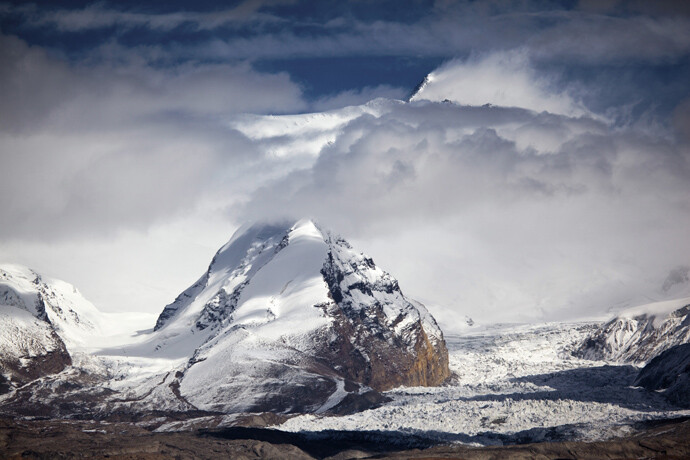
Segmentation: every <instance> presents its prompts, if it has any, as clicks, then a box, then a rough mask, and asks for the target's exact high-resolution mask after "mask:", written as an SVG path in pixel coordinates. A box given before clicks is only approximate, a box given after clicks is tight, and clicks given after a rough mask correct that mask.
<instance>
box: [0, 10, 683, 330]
mask: <svg viewBox="0 0 690 460" xmlns="http://www.w3.org/2000/svg"><path fill="white" fill-rule="evenodd" d="M425 76H430V80H429V84H428V85H427V86H426V87H425V89H424V90H422V92H421V93H420V94H419V95H417V96H416V97H415V99H414V100H413V101H412V102H409V103H403V102H401V101H403V100H406V99H407V98H408V96H409V95H410V94H411V92H412V90H413V88H415V86H416V85H417V84H418V83H420V82H421V80H422V79H424V77H425ZM688 81H690V4H689V3H687V2H677V1H655V2H648V1H642V0H639V1H622V0H596V1H594V0H592V1H589V0H581V1H564V2H546V1H536V0H535V1H530V0H521V1H517V0H516V1H510V0H488V1H481V2H480V1H453V0H437V1H404V2H401V1H374V0H353V1H339V2H336V1H327V2H326V1H324V2H305V1H296V0H248V1H244V2H234V3H228V2H211V1H205V2H194V3H193V4H192V3H190V2H155V3H153V2H149V3H141V2H107V1H101V2H67V1H62V2H61V1H50V2H48V1H46V2H12V1H9V2H0V160H1V162H2V173H3V180H2V181H0V215H1V216H2V217H3V222H2V225H0V262H15V263H21V264H25V265H29V266H31V267H32V268H34V269H36V270H38V271H42V272H44V273H46V274H47V275H49V276H54V277H57V278H62V279H65V280H67V281H70V282H73V283H74V284H76V285H77V286H78V287H79V288H80V289H81V290H82V291H83V292H84V293H85V294H86V295H87V297H88V298H90V299H92V300H93V301H94V302H95V303H96V305H97V306H99V307H100V308H103V309H105V310H109V311H114V310H121V309H125V310H141V311H148V312H152V313H155V312H158V311H160V310H161V309H162V307H163V306H164V305H165V303H166V302H168V301H171V300H172V299H174V298H175V296H176V295H177V294H178V293H179V292H180V291H181V290H183V289H184V287H185V286H186V285H188V284H190V283H192V282H193V281H194V280H195V279H196V278H198V276H199V274H200V273H202V272H203V271H204V270H205V268H206V266H207V264H208V261H209V260H210V259H211V257H212V255H213V253H214V252H215V250H216V249H217V248H218V247H220V246H221V245H222V244H223V243H224V242H225V241H226V240H227V239H229V237H230V235H231V234H232V232H233V230H234V229H235V228H237V227H238V226H239V225H241V224H242V223H244V222H245V221H247V220H250V219H258V220H260V219H271V218H277V217H278V216H281V217H282V216H283V215H286V216H290V217H294V218H302V217H313V218H316V219H317V220H319V221H320V222H322V223H325V224H327V226H331V227H333V228H334V229H335V230H336V231H339V232H341V233H343V234H344V236H346V237H347V238H350V239H352V240H354V241H355V242H356V243H357V245H358V247H361V249H362V250H365V251H366V252H368V253H369V254H370V255H371V256H373V257H374V259H375V260H377V262H378V263H380V265H381V266H382V267H383V268H384V269H387V270H389V271H390V272H391V273H392V274H393V275H394V276H397V277H398V278H399V279H400V284H401V286H403V288H404V289H405V290H406V293H410V294H411V295H412V297H417V298H419V299H421V300H422V301H424V302H425V303H427V304H428V305H429V306H430V308H432V311H434V312H435V313H436V314H437V315H438V316H439V317H441V318H444V320H445V321H447V322H452V319H453V318H456V317H457V318H462V317H464V315H469V316H472V317H474V318H475V319H479V320H480V321H492V320H496V319H499V320H506V319H508V318H506V313H505V312H506V311H509V312H510V313H511V314H510V319H513V320H529V321H532V320H543V319H554V318H555V319H560V318H566V317H569V318H573V317H584V316H587V315H595V314H602V313H606V312H608V311H610V310H611V309H615V308H618V307H622V306H625V305H629V304H632V303H641V302H643V301H646V300H657V299H661V298H665V297H668V296H672V295H680V294H683V293H685V294H687V295H690V287H687V289H686V288H685V287H683V286H680V287H678V286H677V287H675V288H674V289H673V290H672V291H669V292H665V291H664V292H662V291H660V290H659V289H661V288H660V286H662V285H664V281H665V279H666V277H667V276H668V274H669V273H671V272H673V271H674V270H676V271H677V270H679V269H680V270H681V271H683V270H685V268H684V267H688V266H690V240H688V238H687V236H686V233H687V232H686V231H685V229H687V228H688V227H690V202H689V201H688V200H690V85H688ZM377 98H382V99H379V100H377ZM370 101H373V102H370ZM348 107H350V108H348ZM295 114H298V115H300V116H293V115H295ZM679 267H680V268H679ZM687 270H688V272H689V273H690V268H688V269H687ZM684 289H685V290H684ZM686 291H687V292H686Z"/></svg>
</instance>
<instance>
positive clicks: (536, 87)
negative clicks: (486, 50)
mask: <svg viewBox="0 0 690 460" xmlns="http://www.w3.org/2000/svg"><path fill="white" fill-rule="evenodd" d="M554 86H555V83H554V82H551V81H549V80H548V79H546V78H539V77H538V76H537V75H536V73H535V72H534V71H533V69H532V67H531V64H530V61H529V58H528V56H527V52H526V51H524V50H523V51H514V52H511V53H494V54H490V55H487V56H484V57H481V58H476V57H475V58H472V59H469V60H465V61H459V60H454V61H451V62H448V63H446V64H445V65H443V66H442V67H441V68H439V69H437V70H435V71H433V72H432V73H431V74H429V76H428V77H427V80H426V83H425V85H424V87H423V88H422V89H421V90H420V91H418V92H417V93H416V94H414V95H413V97H412V100H428V101H436V102H440V101H443V100H450V101H453V102H457V103H459V104H464V105H484V104H493V105H500V106H504V107H522V108H527V109H530V110H534V111H537V112H541V111H547V112H551V113H557V114H562V115H569V116H580V115H585V114H589V113H588V111H587V110H586V109H585V108H584V107H583V105H582V104H581V103H578V102H576V101H575V99H574V97H572V96H570V95H569V94H567V93H565V92H562V93H560V94H555V93H554V91H553V87H554ZM589 115H591V114H589Z"/></svg>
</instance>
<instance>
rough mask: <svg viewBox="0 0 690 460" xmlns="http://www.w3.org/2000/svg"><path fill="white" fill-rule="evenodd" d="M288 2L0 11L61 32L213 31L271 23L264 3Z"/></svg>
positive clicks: (266, 1) (31, 7)
mask: <svg viewBox="0 0 690 460" xmlns="http://www.w3.org/2000/svg"><path fill="white" fill-rule="evenodd" d="M281 3H292V1H290V0H287V1H286V0H246V1H244V2H241V3H240V4H239V5H237V6H236V7H234V8H228V9H224V10H219V11H213V12H194V11H180V12H172V13H158V14H151V13H144V12H137V11H123V10H121V9H113V8H108V7H107V5H106V4H105V3H103V2H96V3H92V4H90V5H87V6H85V7H84V8H80V9H67V8H58V9H39V7H38V6H37V5H36V4H31V3H29V4H25V5H22V6H20V7H14V8H10V7H9V6H5V8H3V11H1V12H5V13H8V12H12V13H15V14H19V15H22V16H24V17H25V18H26V22H27V25H28V26H30V27H54V28H55V29H57V30H58V31H61V32H79V31H88V30H95V29H103V28H108V27H118V28H120V29H123V30H126V29H130V28H134V27H145V28H149V29H151V30H155V31H169V30H173V29H175V28H178V27H181V26H185V27H190V28H192V29H194V30H197V31H205V30H214V29H217V28H220V27H225V26H234V25H238V24H244V23H246V22H248V21H252V22H273V21H276V20H278V18H276V17H273V16H271V15H269V14H262V13H260V10H261V9H262V8H263V7H265V6H270V5H276V4H281Z"/></svg>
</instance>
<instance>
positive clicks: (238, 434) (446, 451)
mask: <svg viewBox="0 0 690 460" xmlns="http://www.w3.org/2000/svg"><path fill="white" fill-rule="evenodd" d="M637 428H638V429H639V430H640V431H639V432H637V433H635V434H632V435H630V436H626V437H623V438H618V439H615V440H610V441H601V442H545V443H537V444H522V445H512V446H499V447H468V446H462V445H457V444H455V445H449V444H439V445H430V444H428V442H427V443H425V442H424V441H421V440H419V439H416V438H414V437H410V438H407V439H404V438H398V437H395V438H391V437H387V436H386V434H385V433H381V432H328V433H322V434H321V435H320V436H319V437H315V436H314V435H313V434H312V435H306V434H299V433H285V432H281V431H277V430H271V429H262V428H249V427H233V428H223V429H215V430H198V431H191V432H177V433H155V432H151V431H148V430H146V429H144V428H140V427H137V426H134V425H131V424H119V423H113V424H105V423H94V422H77V421H74V422H70V421H13V420H9V419H0V456H1V457H2V458H7V459H15V458H16V459H20V458H22V459H48V458H50V459H53V458H111V459H171V458H177V459H191V458H202V459H204V458H208V459H211V458H213V459H216V458H233V459H254V458H276V459H278V458H280V459H349V458H378V459H380V458H396V459H403V458H405V459H407V458H410V459H412V458H414V459H422V458H425V459H441V458H443V459H451V458H458V459H459V458H462V459H504V458H514V459H534V458H539V459H556V458H560V459H576V458H578V459H579V458H589V459H599V458H601V459H619V458H663V459H682V458H690V419H687V418H685V419H676V420H664V421H656V422H647V423H646V424H640V425H638V427H637Z"/></svg>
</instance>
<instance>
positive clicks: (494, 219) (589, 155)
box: [244, 101, 690, 329]
mask: <svg viewBox="0 0 690 460" xmlns="http://www.w3.org/2000/svg"><path fill="white" fill-rule="evenodd" d="M525 133H527V134H528V136H527V137H532V138H533V139H532V140H531V141H529V142H527V141H526V140H525ZM244 215H245V216H247V217H250V218H255V219H258V218H265V217H271V216H282V215H293V216H312V217H316V218H317V219H319V220H320V221H321V222H322V223H324V224H326V225H327V226H330V227H332V228H335V229H339V230H340V231H341V232H343V233H344V234H345V236H349V237H351V238H354V240H355V242H356V243H357V244H358V245H359V246H360V247H362V248H363V249H365V250H366V251H368V252H369V254H370V255H373V256H374V258H375V260H376V261H377V262H378V263H379V264H380V265H381V266H382V267H384V268H386V269H389V270H390V271H391V272H392V273H393V274H394V275H395V276H397V277H398V278H399V279H400V282H401V286H403V289H405V290H406V292H407V293H408V294H411V295H413V296H416V297H419V298H421V299H422V300H425V301H427V302H428V303H429V304H431V305H437V306H439V307H437V308H443V307H445V308H450V309H451V310H452V311H454V312H455V313H458V312H460V313H462V314H468V315H469V316H472V317H474V318H475V319H479V320H480V321H506V320H535V319H536V320H539V319H554V318H565V317H571V318H572V317H578V316H580V317H581V316H583V315H593V314H602V313H605V312H606V311H607V309H609V308H612V307H615V306H621V305H623V304H625V303H626V302H633V303H634V302H636V301H639V302H644V301H647V300H648V299H649V298H650V297H651V298H654V296H662V295H663V293H662V292H661V291H660V288H661V286H662V283H663V280H664V278H665V276H666V275H667V274H668V272H669V271H670V270H671V269H673V268H674V267H676V266H679V265H682V264H684V263H685V264H687V258H688V257H690V241H688V239H687V238H686V237H685V236H684V235H685V229H687V228H688V225H690V151H689V150H688V147H687V145H685V144H676V143H674V142H673V141H668V140H665V139H662V138H656V137H650V136H649V135H643V134H640V133H637V132H634V131H630V130H627V131H626V130H616V129H613V128H611V127H609V126H608V125H606V124H605V123H604V122H601V121H597V120H594V119H591V118H586V117H578V118H573V117H566V116H563V115H555V114H548V113H536V112H534V111H529V110H524V109H517V108H504V107H495V106H494V107H467V106H458V105H455V104H449V103H430V102H423V101H420V102H416V103H410V104H396V103H389V106H388V110H382V111H380V112H379V113H378V114H376V113H375V114H365V115H362V116H361V117H359V118H357V119H354V120H352V121H350V122H349V123H348V124H347V125H346V126H344V127H342V128H341V129H340V133H339V135H338V137H337V139H336V140H335V141H334V142H333V143H332V144H330V145H328V146H327V147H325V148H324V149H323V150H322V152H321V154H320V156H319V158H318V159H317V161H316V162H315V163H314V165H313V167H311V168H308V169H304V170H299V171H295V172H293V173H291V174H288V175H287V176H285V177H284V178H282V179H280V180H278V181H276V182H274V183H272V184H269V185H266V186H265V187H263V188H261V189H259V190H258V191H257V192H256V193H255V194H254V195H253V197H252V199H251V200H249V201H248V202H247V203H246V204H245V205H244ZM452 316H453V315H452V314H450V315H448V316H447V317H452ZM445 326H446V328H448V329H452V328H453V326H452V325H445Z"/></svg>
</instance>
